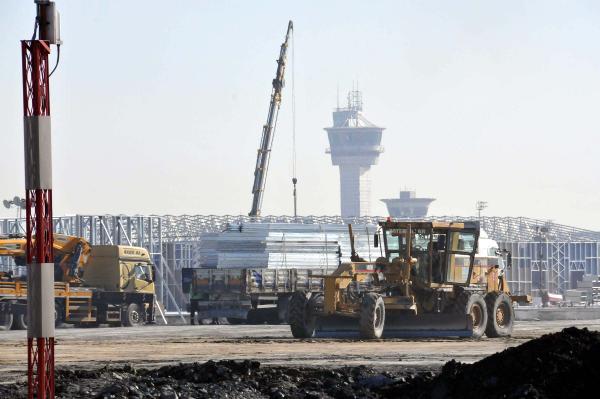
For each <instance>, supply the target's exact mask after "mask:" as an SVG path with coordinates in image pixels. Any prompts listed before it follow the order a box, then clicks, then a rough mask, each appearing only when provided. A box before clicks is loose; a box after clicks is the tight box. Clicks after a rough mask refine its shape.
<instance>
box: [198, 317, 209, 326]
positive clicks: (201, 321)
mask: <svg viewBox="0 0 600 399" xmlns="http://www.w3.org/2000/svg"><path fill="white" fill-rule="evenodd" d="M196 321H197V322H198V325H199V326H208V325H211V324H213V319H201V318H200V317H196Z"/></svg>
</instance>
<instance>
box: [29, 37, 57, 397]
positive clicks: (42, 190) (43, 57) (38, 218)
mask: <svg viewBox="0 0 600 399" xmlns="http://www.w3.org/2000/svg"><path fill="white" fill-rule="evenodd" d="M21 51H22V67H23V111H24V126H25V193H26V208H25V212H26V219H27V222H26V224H27V227H26V233H27V265H28V271H27V386H28V397H29V398H33V397H37V398H39V399H46V398H54V254H53V247H52V243H53V228H52V157H51V129H50V85H49V68H48V67H49V65H48V55H49V54H50V46H49V43H48V42H47V41H44V40H32V41H26V40H24V41H22V42H21Z"/></svg>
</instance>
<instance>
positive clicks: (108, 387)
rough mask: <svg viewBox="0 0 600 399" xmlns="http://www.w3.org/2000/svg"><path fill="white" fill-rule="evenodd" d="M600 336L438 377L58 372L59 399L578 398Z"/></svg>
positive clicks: (208, 366) (225, 365) (294, 371)
mask: <svg viewBox="0 0 600 399" xmlns="http://www.w3.org/2000/svg"><path fill="white" fill-rule="evenodd" d="M598 356H600V333H598V332H591V331H588V330H587V329H585V328H584V329H578V328H574V327H572V328H566V329H564V330H563V331H561V332H558V333H554V334H547V335H544V336H542V337H540V338H537V339H534V340H531V341H529V342H526V343H524V344H522V345H520V346H517V347H513V348H509V349H507V350H505V351H503V352H500V353H496V354H494V355H491V356H488V357H487V358H484V359H483V360H481V361H479V362H476V363H473V364H463V363H459V362H456V361H454V360H453V361H450V362H448V363H446V364H445V365H444V366H443V367H442V369H441V372H439V373H437V374H436V373H434V372H432V371H431V370H423V369H421V370H418V371H415V370H414V369H407V368H403V367H402V366H401V365H393V366H390V367H389V368H388V370H385V371H382V370H377V369H373V368H369V367H364V366H358V367H343V368H338V369H333V368H327V369H323V368H315V367H274V366H261V365H260V363H259V362H256V361H249V360H245V361H232V360H227V361H219V362H214V361H209V362H206V363H203V364H201V363H191V364H178V365H169V366H164V367H161V368H158V369H135V368H134V367H132V366H130V365H125V366H122V365H121V366H111V365H107V366H105V367H103V368H101V369H96V370H81V369H75V370H68V369H62V370H58V371H57V375H56V394H57V398H94V397H95V398H115V399H116V398H160V399H168V398H176V399H181V398H185V399H187V398H232V399H233V398H251V399H252V398H302V399H305V398H483V397H485V398H571V397H587V396H583V395H584V394H585V393H586V392H587V391H586V390H587V389H588V388H589V387H591V386H593V385H594V384H595V383H596V381H598V378H599V377H600V370H599V369H598V368H597V367H595V363H596V359H597V358H598ZM0 397H2V398H4V397H7V398H9V397H10V398H25V397H26V386H25V384H24V383H20V384H10V385H0Z"/></svg>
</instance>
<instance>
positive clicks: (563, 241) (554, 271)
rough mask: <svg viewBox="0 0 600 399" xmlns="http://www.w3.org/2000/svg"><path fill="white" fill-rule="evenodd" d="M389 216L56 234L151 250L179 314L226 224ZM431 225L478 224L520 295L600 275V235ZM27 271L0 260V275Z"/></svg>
mask: <svg viewBox="0 0 600 399" xmlns="http://www.w3.org/2000/svg"><path fill="white" fill-rule="evenodd" d="M384 219H385V218H384V217H377V216H372V217H360V218H352V219H342V218H341V217H340V216H298V217H296V218H295V217H293V216H263V217H249V216H241V215H180V216H173V215H151V216H126V215H75V216H61V217H55V218H54V231H55V232H57V233H62V234H69V235H75V236H81V237H84V238H85V239H86V240H88V241H89V242H90V243H91V244H92V245H94V244H96V245H100V244H121V245H134V246H141V247H144V248H146V249H148V251H149V252H150V254H151V256H152V259H153V261H154V263H155V264H156V267H157V279H156V284H157V298H158V300H159V301H160V303H161V304H163V306H164V307H165V308H166V309H167V310H168V311H172V312H179V311H181V309H182V308H183V306H184V304H185V302H186V299H185V296H184V294H183V292H182V291H181V281H180V279H181V269H182V268H184V267H197V266H198V263H199V254H198V251H199V243H200V236H201V234H203V233H207V232H220V231H222V230H224V229H225V228H226V226H227V225H228V224H240V223H248V222H257V223H303V224H326V223H332V224H343V223H354V224H374V223H376V222H377V221H380V220H384ZM426 219H427V220H480V221H481V225H482V227H483V229H484V230H485V231H486V232H487V234H488V236H489V237H490V238H492V239H494V240H496V241H498V243H499V244H500V248H506V249H508V250H510V251H511V252H512V254H513V268H512V269H511V270H509V271H507V275H508V280H509V282H510V283H511V288H512V290H513V291H514V292H516V293H523V294H525V293H527V294H530V293H532V292H534V293H535V291H536V290H537V289H539V288H540V287H541V288H544V289H548V290H550V291H552V292H559V293H562V292H564V290H565V289H568V288H572V287H573V286H574V284H575V281H576V280H577V278H578V277H579V275H580V274H595V275H598V273H599V272H600V255H599V254H600V232H596V231H591V230H585V229H579V228H576V227H572V226H567V225H561V224H557V223H554V222H551V221H545V220H540V219H532V218H524V217H487V216H485V217H481V218H477V217H456V216H431V217H428V218H426ZM24 223H25V220H24V219H0V234H3V235H6V234H24V232H25V229H24V227H25V225H24ZM7 269H13V270H14V272H15V274H22V273H24V270H21V269H20V268H19V267H17V266H15V265H14V263H12V262H10V261H9V260H8V259H6V258H2V257H0V270H7Z"/></svg>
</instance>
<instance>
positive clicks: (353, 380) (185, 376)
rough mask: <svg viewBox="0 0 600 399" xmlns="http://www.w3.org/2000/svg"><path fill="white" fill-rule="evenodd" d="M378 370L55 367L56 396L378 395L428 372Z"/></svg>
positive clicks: (0, 390)
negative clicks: (418, 374) (379, 391)
mask: <svg viewBox="0 0 600 399" xmlns="http://www.w3.org/2000/svg"><path fill="white" fill-rule="evenodd" d="M421 374H423V375H424V376H426V377H420V376H417V374H413V373H410V372H405V371H403V372H401V373H389V372H383V373H381V372H378V371H376V370H374V369H371V368H368V367H363V366H359V367H343V368H338V369H322V368H309V367H273V366H266V367H265V366H261V365H260V364H259V363H258V362H255V361H232V360H226V361H219V362H213V361H209V362H206V363H203V364H201V363H188V364H179V365H173V366H165V367H161V368H159V369H153V370H146V369H139V370H136V369H135V368H133V367H131V366H124V367H123V366H120V367H114V366H110V367H109V366H107V367H104V368H102V369H97V370H64V369H62V370H57V372H56V397H57V398H159V399H183V398H185V399H187V398H229V399H234V398H249V399H253V398H272V399H283V398H302V399H305V398H306V399H317V398H379V397H380V396H379V395H378V394H377V390H378V389H379V388H380V387H382V386H385V385H388V384H391V383H393V382H397V381H400V380H402V381H406V380H407V379H409V380H410V379H413V378H430V379H431V378H433V376H434V373H432V372H426V373H421ZM5 397H6V398H25V397H26V387H25V386H24V385H23V384H13V385H4V386H3V385H0V398H5Z"/></svg>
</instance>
